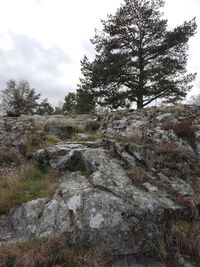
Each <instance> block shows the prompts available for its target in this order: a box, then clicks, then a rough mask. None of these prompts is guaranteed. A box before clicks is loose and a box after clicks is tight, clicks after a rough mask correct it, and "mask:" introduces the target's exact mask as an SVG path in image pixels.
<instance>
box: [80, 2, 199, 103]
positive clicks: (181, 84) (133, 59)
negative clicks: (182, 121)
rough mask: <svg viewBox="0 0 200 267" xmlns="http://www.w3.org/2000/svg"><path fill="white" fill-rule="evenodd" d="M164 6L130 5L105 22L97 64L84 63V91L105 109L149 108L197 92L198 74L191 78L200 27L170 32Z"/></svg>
mask: <svg viewBox="0 0 200 267" xmlns="http://www.w3.org/2000/svg"><path fill="white" fill-rule="evenodd" d="M163 6H164V1H163V0H125V3H124V4H123V5H121V7H120V8H119V9H117V11H116V13H115V14H114V15H109V16H108V19H107V20H106V21H102V23H103V30H102V32H96V34H95V36H94V39H93V40H92V43H93V44H94V46H95V50H96V56H95V59H94V61H93V62H89V61H88V59H87V58H86V57H85V58H84V60H83V61H82V62H81V63H82V74H83V76H84V78H83V79H81V85H83V86H85V87H87V88H90V90H92V92H93V95H94V96H95V97H96V99H97V100H98V102H99V103H100V104H102V105H108V106H110V107H112V108H118V107H124V106H129V105H130V104H131V103H132V102H135V103H136V104H137V108H143V107H145V106H146V105H148V104H150V103H151V102H152V101H154V100H155V99H157V98H159V99H165V100H167V101H169V102H172V101H176V100H181V99H183V98H184V97H185V96H186V94H187V91H188V90H190V89H191V87H192V86H191V82H192V81H193V80H194V78H195V74H194V73H191V74H187V70H186V64H187V59H188V53H187V52H188V41H189V39H190V37H192V36H193V35H194V34H195V32H196V28H197V25H196V21H195V19H192V20H190V21H188V22H184V23H183V24H182V25H180V26H177V27H176V28H174V29H170V30H169V29H168V28H167V20H165V19H163V18H162V15H163V14H162V13H161V12H160V9H161V8H162V7H163Z"/></svg>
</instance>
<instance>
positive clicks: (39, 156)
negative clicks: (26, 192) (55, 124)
mask: <svg viewBox="0 0 200 267" xmlns="http://www.w3.org/2000/svg"><path fill="white" fill-rule="evenodd" d="M35 158H36V160H37V161H38V162H39V163H40V164H44V165H47V164H49V165H50V166H51V167H52V168H56V169H59V170H60V171H61V172H62V177H61V183H60V187H59V189H58V191H57V192H56V194H55V195H54V197H53V199H51V200H49V201H47V200H46V199H39V200H33V201H31V202H28V203H26V204H24V205H22V206H20V207H19V208H17V209H15V210H14V211H11V212H10V213H9V214H8V215H7V216H5V217H4V219H2V218H1V221H5V222H6V223H5V225H4V226H3V227H2V225H1V228H0V229H1V232H0V240H1V241H6V240H9V239H10V238H14V239H15V238H17V239H25V238H28V237H30V236H35V237H47V236H49V235H52V234H53V235H57V234H60V233H65V234H68V235H69V236H70V239H71V241H73V242H84V243H85V242H90V241H95V240H102V241H103V242H104V245H105V246H106V247H107V249H109V250H111V251H112V252H115V253H120V254H127V253H138V252H141V251H142V252H143V253H145V252H147V251H149V250H151V249H152V247H155V245H156V236H155V233H156V232H155V229H154V227H155V224H156V222H158V221H159V220H160V219H161V218H162V216H163V215H164V213H165V211H166V210H169V211H171V212H172V213H173V212H176V211H177V210H179V209H181V207H179V206H178V205H177V204H175V203H174V202H173V201H172V200H170V199H169V198H167V197H163V196H159V194H156V193H154V194H152V193H148V192H145V191H143V190H140V189H138V188H136V187H135V186H133V185H132V182H131V180H130V178H129V177H128V176H127V174H126V172H125V170H124V169H123V167H122V166H121V162H120V161H119V160H117V159H113V158H112V157H111V156H109V155H108V153H107V151H106V150H104V149H103V148H90V147H88V146H87V144H84V145H83V144H71V143H60V144H58V145H56V146H54V147H52V148H49V149H48V150H39V151H38V152H37V153H36V155H35ZM22 214H23V220H22V219H21V216H22ZM25 229H26V230H25Z"/></svg>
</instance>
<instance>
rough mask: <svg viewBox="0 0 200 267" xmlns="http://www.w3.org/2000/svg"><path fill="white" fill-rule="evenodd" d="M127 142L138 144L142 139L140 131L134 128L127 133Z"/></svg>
mask: <svg viewBox="0 0 200 267" xmlns="http://www.w3.org/2000/svg"><path fill="white" fill-rule="evenodd" d="M127 140H128V142H131V143H135V144H140V143H141V140H142V133H141V131H140V130H139V129H135V130H134V131H132V132H129V133H128V134H127Z"/></svg>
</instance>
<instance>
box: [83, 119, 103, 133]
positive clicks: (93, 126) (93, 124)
mask: <svg viewBox="0 0 200 267" xmlns="http://www.w3.org/2000/svg"><path fill="white" fill-rule="evenodd" d="M100 126H101V124H100V122H99V121H87V122H86V124H85V131H86V132H90V133H91V132H96V131H97V130H98V129H99V128H100Z"/></svg>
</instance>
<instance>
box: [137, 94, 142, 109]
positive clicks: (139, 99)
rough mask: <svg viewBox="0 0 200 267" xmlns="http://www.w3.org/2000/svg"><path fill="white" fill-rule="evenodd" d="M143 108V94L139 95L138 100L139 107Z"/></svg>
mask: <svg viewBox="0 0 200 267" xmlns="http://www.w3.org/2000/svg"><path fill="white" fill-rule="evenodd" d="M142 108H143V96H140V97H138V101H137V109H142Z"/></svg>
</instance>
